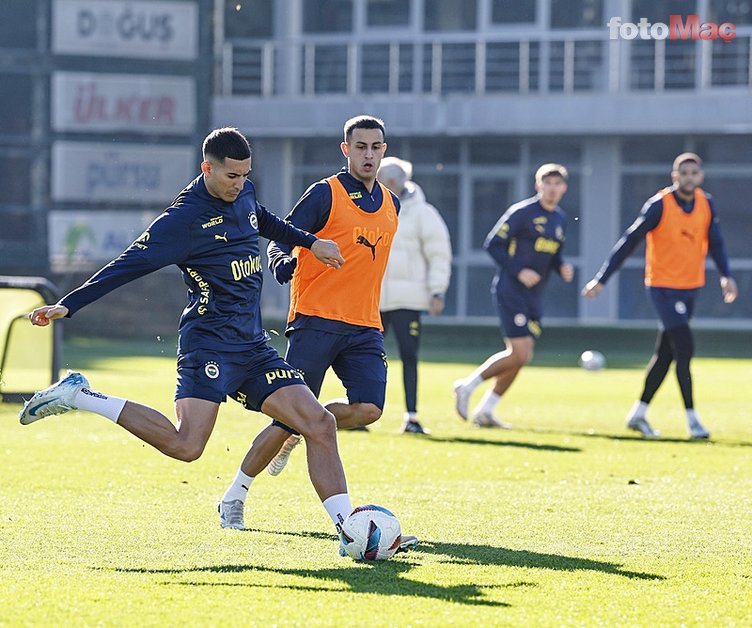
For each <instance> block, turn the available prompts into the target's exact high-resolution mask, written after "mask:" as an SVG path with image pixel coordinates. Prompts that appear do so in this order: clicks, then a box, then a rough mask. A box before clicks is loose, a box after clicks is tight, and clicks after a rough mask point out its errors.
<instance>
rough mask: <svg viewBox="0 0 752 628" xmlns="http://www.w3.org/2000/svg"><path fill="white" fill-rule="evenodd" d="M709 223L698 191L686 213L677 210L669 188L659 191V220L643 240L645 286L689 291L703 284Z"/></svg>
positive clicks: (707, 208) (705, 201)
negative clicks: (660, 198)
mask: <svg viewBox="0 0 752 628" xmlns="http://www.w3.org/2000/svg"><path fill="white" fill-rule="evenodd" d="M710 220H711V213H710V203H708V199H707V197H706V196H705V193H704V192H703V191H702V190H701V189H700V188H697V189H696V190H695V204H694V207H693V208H692V211H691V212H689V213H687V212H685V211H684V210H683V209H682V208H681V207H679V204H678V203H677V202H676V199H675V198H674V195H673V194H672V193H671V190H670V189H668V188H666V189H665V190H663V214H662V216H661V220H660V222H659V223H658V226H657V227H656V228H655V229H653V230H652V231H649V232H648V234H647V237H646V241H647V248H646V250H645V285H646V286H651V287H653V288H675V289H679V290H691V289H693V288H700V287H702V286H704V285H705V257H706V256H707V253H708V229H709V227H710Z"/></svg>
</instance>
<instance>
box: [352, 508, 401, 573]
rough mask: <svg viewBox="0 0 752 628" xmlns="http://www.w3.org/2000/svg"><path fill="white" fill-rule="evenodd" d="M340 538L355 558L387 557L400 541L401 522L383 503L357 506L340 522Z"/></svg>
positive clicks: (379, 558)
mask: <svg viewBox="0 0 752 628" xmlns="http://www.w3.org/2000/svg"><path fill="white" fill-rule="evenodd" d="M339 540H340V541H341V543H342V547H344V549H345V552H347V555H348V556H349V557H350V558H353V559H354V560H387V559H388V558H391V557H392V556H394V554H395V552H396V551H397V549H398V548H399V545H400V541H401V540H402V530H401V529H400V522H399V519H397V517H395V516H394V515H393V514H392V513H391V512H390V511H388V510H387V509H386V508H384V507H383V506H376V505H374V504H367V505H365V506H358V507H357V508H356V509H355V510H353V511H352V512H351V513H350V514H349V515H348V516H347V519H345V520H344V522H343V523H342V530H341V531H340V533H339Z"/></svg>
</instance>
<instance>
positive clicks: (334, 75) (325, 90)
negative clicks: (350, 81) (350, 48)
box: [314, 45, 347, 94]
mask: <svg viewBox="0 0 752 628" xmlns="http://www.w3.org/2000/svg"><path fill="white" fill-rule="evenodd" d="M346 67H347V46H344V45H342V46H337V45H331V46H328V45H321V46H316V56H315V64H314V73H315V78H314V80H315V92H316V93H317V94H344V93H345V92H346V91H347V72H346Z"/></svg>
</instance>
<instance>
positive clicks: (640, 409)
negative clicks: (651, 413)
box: [627, 401, 648, 419]
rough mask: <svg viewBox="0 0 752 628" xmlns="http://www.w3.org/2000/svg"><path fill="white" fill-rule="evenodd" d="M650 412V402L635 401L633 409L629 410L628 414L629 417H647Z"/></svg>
mask: <svg viewBox="0 0 752 628" xmlns="http://www.w3.org/2000/svg"><path fill="white" fill-rule="evenodd" d="M647 414H648V404H646V403H645V402H644V401H635V403H634V405H633V406H632V409H631V410H630V411H629V414H628V415H627V419H635V418H640V419H646V418H647Z"/></svg>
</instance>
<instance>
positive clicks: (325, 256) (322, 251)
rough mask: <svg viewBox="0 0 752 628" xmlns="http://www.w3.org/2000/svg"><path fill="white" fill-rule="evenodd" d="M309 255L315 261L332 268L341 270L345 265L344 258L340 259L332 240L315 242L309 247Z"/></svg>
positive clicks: (340, 256) (337, 249) (337, 248)
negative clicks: (311, 255)
mask: <svg viewBox="0 0 752 628" xmlns="http://www.w3.org/2000/svg"><path fill="white" fill-rule="evenodd" d="M311 253H313V255H314V257H315V258H316V259H317V260H319V261H320V262H322V263H323V264H326V265H327V266H331V267H332V268H341V266H342V264H344V263H345V258H344V257H342V253H340V252H339V247H338V246H337V243H336V242H334V241H333V240H316V242H314V243H313V244H312V245H311Z"/></svg>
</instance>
